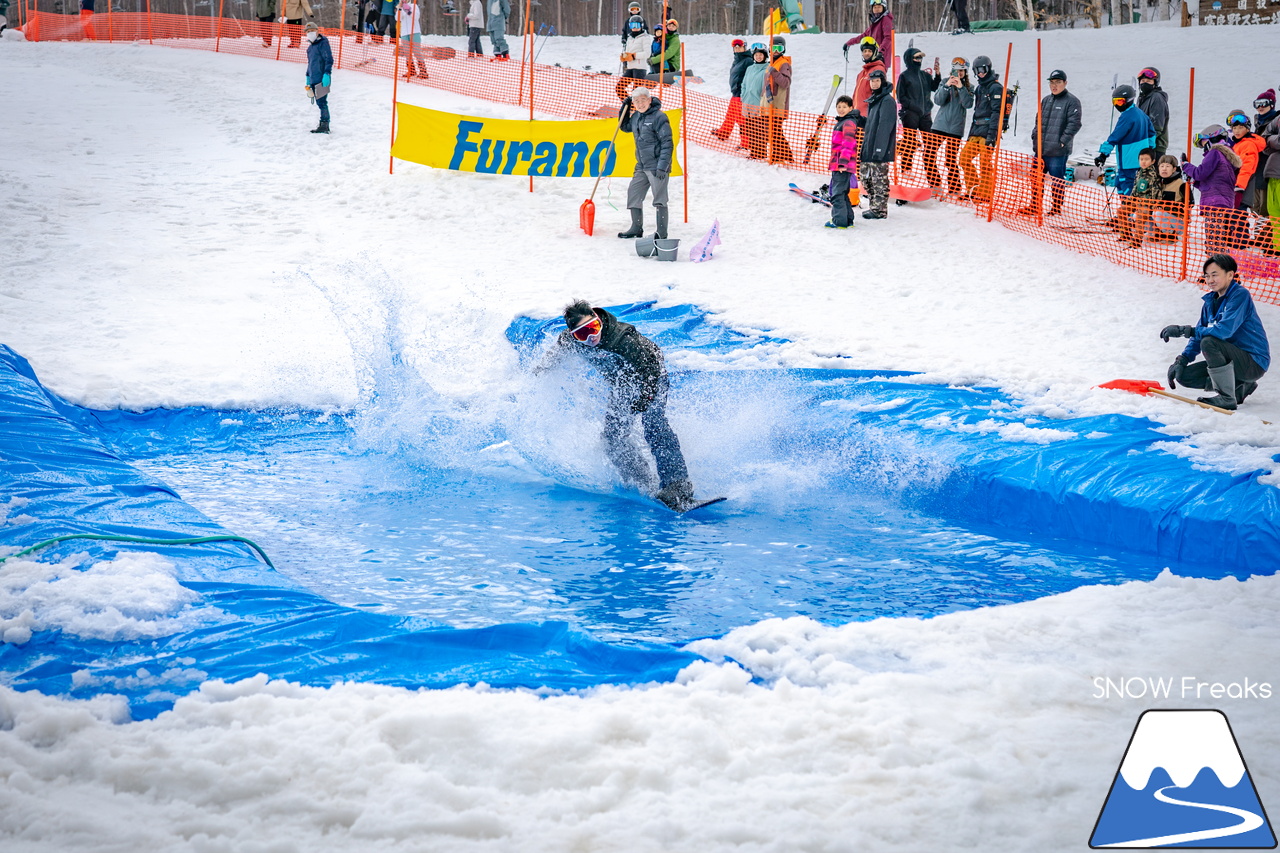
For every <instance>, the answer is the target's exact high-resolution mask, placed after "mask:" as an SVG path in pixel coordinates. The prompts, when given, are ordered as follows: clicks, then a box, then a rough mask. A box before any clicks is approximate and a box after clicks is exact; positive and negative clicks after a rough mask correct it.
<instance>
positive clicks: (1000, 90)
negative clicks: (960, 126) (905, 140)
mask: <svg viewBox="0 0 1280 853" xmlns="http://www.w3.org/2000/svg"><path fill="white" fill-rule="evenodd" d="M1003 94H1004V87H1003V86H1001V85H1000V75H999V74H997V73H996V72H994V71H989V72H987V77H986V79H985V80H979V81H978V88H976V89H974V91H973V123H972V124H970V125H969V138H970V139H972V138H973V137H975V136H981V137H983V138H984V139H986V140H987V144H988V145H995V144H996V140H997V139H999V138H1000V133H1001V130H1000V128H1001V125H1003V124H1004V118H1003V116H1001V115H1000V98H1001V97H1002V96H1003Z"/></svg>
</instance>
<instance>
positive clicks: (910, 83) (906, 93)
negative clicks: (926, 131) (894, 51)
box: [896, 47, 942, 126]
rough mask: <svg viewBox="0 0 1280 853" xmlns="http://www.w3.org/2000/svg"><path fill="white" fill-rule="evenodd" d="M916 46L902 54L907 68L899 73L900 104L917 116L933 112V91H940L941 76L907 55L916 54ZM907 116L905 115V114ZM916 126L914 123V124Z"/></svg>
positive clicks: (898, 92)
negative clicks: (927, 69)
mask: <svg viewBox="0 0 1280 853" xmlns="http://www.w3.org/2000/svg"><path fill="white" fill-rule="evenodd" d="M915 53H916V49H915V48H914V47H909V48H907V52H906V53H904V54H903V55H902V61H903V63H904V64H905V65H906V68H905V70H904V71H903V72H902V73H901V74H899V75H898V91H897V93H896V94H897V96H898V104H899V105H900V106H901V107H902V112H903V113H904V114H905V113H912V114H914V116H915V117H916V118H919V117H920V116H927V115H929V114H930V113H932V112H933V93H934V92H936V91H938V84H939V83H941V82H942V78H941V77H935V76H934V75H933V74H930V73H929V72H928V71H925V70H924V69H923V68H921V67H920V60H918V59H916V60H915V61H914V62H913V61H912V60H911V59H908V58H907V57H913V58H914V56H915ZM904 117H905V115H904ZM913 126H914V125H913Z"/></svg>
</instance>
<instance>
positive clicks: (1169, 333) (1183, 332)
mask: <svg viewBox="0 0 1280 853" xmlns="http://www.w3.org/2000/svg"><path fill="white" fill-rule="evenodd" d="M1195 333H1196V327H1195V326H1165V327H1164V328H1163V329H1161V330H1160V340H1162V341H1164V342H1165V343H1166V344H1167V343H1169V338H1189V337H1191V336H1192V335H1194V334H1195Z"/></svg>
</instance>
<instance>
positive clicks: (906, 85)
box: [898, 47, 942, 204]
mask: <svg viewBox="0 0 1280 853" xmlns="http://www.w3.org/2000/svg"><path fill="white" fill-rule="evenodd" d="M902 60H903V62H904V63H905V65H906V67H905V68H904V69H903V71H902V73H901V74H899V75H898V104H899V107H900V109H899V111H898V114H899V117H900V118H901V119H902V148H901V150H900V151H899V152H898V160H899V163H900V167H901V169H902V171H904V172H910V171H911V166H912V161H913V160H915V156H916V149H917V148H918V147H919V145H920V138H921V134H923V135H924V156H923V158H922V159H923V160H924V173H925V178H926V179H927V180H928V181H929V186H930V187H931V188H932V189H935V190H936V189H938V188H939V187H941V186H942V176H941V175H939V174H938V142H939V141H940V140H939V139H938V137H936V136H934V135H933V133H932V131H933V93H934V92H936V91H938V86H940V85H942V73H941V69H940V66H939V60H938V59H937V58H934V60H933V71H932V73H930V72H929V71H926V70H925V69H924V68H923V67H921V66H922V65H923V63H924V51H923V50H921V49H920V48H918V47H909V48H907V50H906V52H905V53H903V54H902ZM898 204H906V202H905V201H903V200H901V199H899V201H898Z"/></svg>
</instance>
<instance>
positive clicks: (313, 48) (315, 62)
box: [305, 21, 333, 133]
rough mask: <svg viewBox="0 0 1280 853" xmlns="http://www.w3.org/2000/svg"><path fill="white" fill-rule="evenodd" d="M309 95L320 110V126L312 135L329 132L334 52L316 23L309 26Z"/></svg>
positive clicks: (307, 38)
mask: <svg viewBox="0 0 1280 853" xmlns="http://www.w3.org/2000/svg"><path fill="white" fill-rule="evenodd" d="M305 37H306V40H307V93H308V94H309V95H311V97H313V98H315V101H316V106H317V107H319V108H320V124H319V125H318V126H317V127H316V129H315V130H313V131H311V132H312V133H328V132H329V80H330V75H331V74H333V50H332V49H331V48H330V47H329V40H328V39H327V38H325V37H324V36H322V35H320V27H319V26H317V25H316V22H315V21H312V22H311V23H309V24H307V28H306V36H305Z"/></svg>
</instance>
